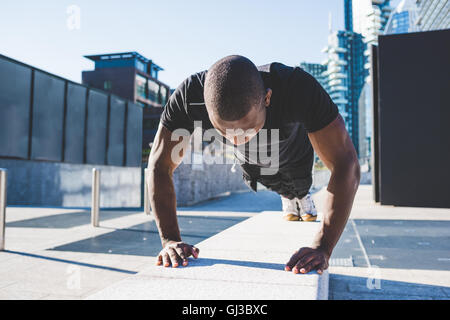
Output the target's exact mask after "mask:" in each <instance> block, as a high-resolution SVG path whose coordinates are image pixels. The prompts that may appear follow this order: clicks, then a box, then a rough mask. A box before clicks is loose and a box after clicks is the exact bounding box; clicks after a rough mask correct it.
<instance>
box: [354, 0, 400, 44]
mask: <svg viewBox="0 0 450 320" xmlns="http://www.w3.org/2000/svg"><path fill="white" fill-rule="evenodd" d="M345 2H346V5H345V6H346V7H348V6H351V8H352V10H351V16H350V12H348V13H347V12H346V17H345V19H346V21H347V20H351V21H352V22H351V25H352V27H353V29H352V31H354V32H356V33H360V34H362V36H363V37H364V41H365V42H366V43H367V44H368V45H370V44H374V43H375V44H376V43H377V41H378V40H377V39H378V35H379V34H382V33H383V30H384V28H385V26H386V23H387V22H388V19H389V16H390V14H391V12H392V7H391V6H390V0H353V1H352V0H345ZM348 3H351V5H349V4H348ZM349 11H350V10H349ZM347 24H348V25H350V23H348V22H346V25H347ZM347 30H348V29H347Z"/></svg>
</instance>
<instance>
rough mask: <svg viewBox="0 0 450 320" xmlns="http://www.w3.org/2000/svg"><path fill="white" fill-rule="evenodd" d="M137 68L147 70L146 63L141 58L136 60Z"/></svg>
mask: <svg viewBox="0 0 450 320" xmlns="http://www.w3.org/2000/svg"><path fill="white" fill-rule="evenodd" d="M136 69H138V70H139V71H142V72H147V70H146V65H145V63H143V62H141V61H139V60H136Z"/></svg>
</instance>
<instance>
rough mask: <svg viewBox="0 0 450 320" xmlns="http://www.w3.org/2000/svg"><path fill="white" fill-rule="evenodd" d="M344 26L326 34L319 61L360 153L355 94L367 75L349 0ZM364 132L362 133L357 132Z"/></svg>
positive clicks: (360, 38)
mask: <svg viewBox="0 0 450 320" xmlns="http://www.w3.org/2000/svg"><path fill="white" fill-rule="evenodd" d="M344 11H345V27H346V30H340V31H335V32H332V31H331V28H330V34H329V36H328V45H327V46H326V47H325V48H324V49H323V50H322V52H325V53H326V54H327V58H326V59H325V61H323V65H325V66H326V68H327V69H326V71H324V72H323V73H322V76H323V77H324V80H323V81H324V83H325V85H324V87H325V89H326V90H327V92H328V93H329V95H330V97H331V99H333V101H334V103H336V105H337V106H338V108H339V112H340V113H341V115H342V117H343V118H344V120H345V125H346V128H347V131H348V132H349V134H350V137H351V139H352V141H353V144H354V146H355V149H356V151H357V152H358V154H359V153H360V138H359V137H360V112H359V104H358V101H359V98H360V95H361V91H362V88H363V86H364V81H365V78H366V77H367V76H368V69H367V68H365V65H366V64H367V56H366V55H364V52H365V51H366V48H367V45H366V43H365V42H364V37H363V35H362V34H361V33H358V32H354V31H353V17H354V15H355V12H354V10H353V7H352V1H351V0H345V1H344ZM361 134H365V133H361Z"/></svg>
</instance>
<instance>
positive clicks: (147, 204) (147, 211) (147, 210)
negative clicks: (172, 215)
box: [144, 168, 150, 215]
mask: <svg viewBox="0 0 450 320" xmlns="http://www.w3.org/2000/svg"><path fill="white" fill-rule="evenodd" d="M147 181H148V168H145V170H144V212H145V214H146V215H150V201H149V197H148V183H147Z"/></svg>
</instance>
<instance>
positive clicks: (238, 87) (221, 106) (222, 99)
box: [204, 55, 265, 121]
mask: <svg viewBox="0 0 450 320" xmlns="http://www.w3.org/2000/svg"><path fill="white" fill-rule="evenodd" d="M204 94H205V103H206V107H207V108H208V109H212V110H213V112H214V113H215V114H217V115H218V116H219V117H220V119H222V120H225V121H235V120H239V119H241V118H243V117H244V116H245V115H246V114H247V113H248V112H249V111H250V109H251V108H252V107H254V106H257V107H259V106H261V107H262V106H263V103H262V101H263V99H264V96H265V87H264V83H263V80H262V77H261V75H260V74H259V72H258V69H257V68H256V66H255V65H254V64H253V62H251V61H250V60H249V59H247V58H245V57H243V56H238V55H232V56H227V57H225V58H222V59H220V60H219V61H217V62H216V63H214V64H213V65H212V66H211V68H210V69H209V70H208V72H207V74H206V80H205V89H204Z"/></svg>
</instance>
